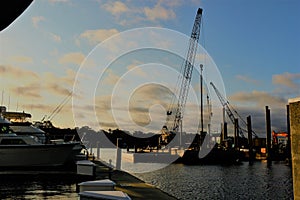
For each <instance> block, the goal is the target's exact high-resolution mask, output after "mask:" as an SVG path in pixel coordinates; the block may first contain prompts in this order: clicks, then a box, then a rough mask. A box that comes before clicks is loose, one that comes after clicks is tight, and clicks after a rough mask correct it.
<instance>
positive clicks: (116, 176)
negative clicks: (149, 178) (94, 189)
mask: <svg viewBox="0 0 300 200" xmlns="http://www.w3.org/2000/svg"><path fill="white" fill-rule="evenodd" d="M93 163H95V164H96V170H95V171H96V174H95V177H94V179H95V180H102V179H107V178H109V179H110V180H112V181H113V182H115V183H116V185H115V190H116V191H122V192H124V193H126V194H127V195H128V196H129V197H130V198H131V199H132V200H134V199H166V200H168V199H170V200H174V199H177V198H175V197H173V196H171V195H170V194H167V193H166V192H164V191H162V190H160V189H159V188H156V187H155V186H153V185H151V184H148V183H145V182H144V181H142V180H140V179H138V178H137V177H135V176H133V175H131V174H129V173H127V172H124V171H121V170H116V169H113V168H110V167H108V166H106V165H104V164H103V162H101V161H100V160H93Z"/></svg>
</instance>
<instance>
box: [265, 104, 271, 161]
mask: <svg viewBox="0 0 300 200" xmlns="http://www.w3.org/2000/svg"><path fill="white" fill-rule="evenodd" d="M266 134H267V165H268V166H269V167H270V166H271V165H272V157H271V156H272V149H271V134H272V133H271V114H270V109H269V107H268V106H266Z"/></svg>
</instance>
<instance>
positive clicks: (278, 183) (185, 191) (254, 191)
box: [135, 161, 293, 199]
mask: <svg viewBox="0 0 300 200" xmlns="http://www.w3.org/2000/svg"><path fill="white" fill-rule="evenodd" d="M135 175H136V176H137V177H139V178H140V179H142V180H144V181H145V182H147V183H150V184H153V185H155V186H157V187H158V188H160V189H162V190H163V191H165V192H167V193H169V194H172V195H173V196H175V197H177V198H179V199H293V187H292V174H291V168H290V167H289V166H286V165H285V164H284V163H274V162H273V165H272V166H271V167H270V168H269V167H267V163H266V162H260V161H259V162H255V163H254V165H252V166H249V164H248V163H247V162H244V163H243V164H242V165H238V166H205V165H203V166H185V165H181V164H175V165H170V166H168V167H166V168H163V169H160V170H157V171H154V172H148V173H143V174H140V173H139V174H135Z"/></svg>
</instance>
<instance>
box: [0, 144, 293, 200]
mask: <svg viewBox="0 0 300 200" xmlns="http://www.w3.org/2000/svg"><path fill="white" fill-rule="evenodd" d="M94 152H96V151H94ZM100 153H101V158H105V159H106V162H109V160H111V164H113V165H114V164H115V153H116V151H115V150H112V151H111V152H110V153H109V151H108V150H101V152H100ZM122 166H123V167H125V168H130V169H135V168H134V167H136V169H138V170H140V169H141V167H145V171H147V170H149V169H150V168H151V167H153V166H154V167H157V168H161V169H159V170H155V171H151V172H147V173H135V174H134V175H135V176H137V177H138V178H140V179H142V180H144V181H145V182H147V183H150V184H152V185H155V186H156V187H158V188H160V189H162V190H163V191H165V192H167V193H169V194H171V195H173V196H175V197H177V198H178V199H293V186H292V174H291V168H290V167H289V166H287V165H285V164H284V163H276V162H273V164H272V166H271V167H270V168H268V167H267V163H266V162H264V161H257V162H255V163H254V165H252V166H249V164H248V163H247V162H244V163H243V164H242V165H233V166H214V165H209V166H206V165H197V166H187V165H182V164H172V165H169V166H166V167H164V166H165V165H162V164H151V165H149V164H145V165H136V166H135V165H133V164H132V163H127V162H126V161H125V162H123V161H122ZM76 184H77V182H76V180H75V179H72V178H64V177H63V176H59V175H58V176H53V175H50V176H45V177H42V178H41V177H26V178H21V177H13V176H7V175H6V176H5V178H3V176H0V199H78V194H77V193H76Z"/></svg>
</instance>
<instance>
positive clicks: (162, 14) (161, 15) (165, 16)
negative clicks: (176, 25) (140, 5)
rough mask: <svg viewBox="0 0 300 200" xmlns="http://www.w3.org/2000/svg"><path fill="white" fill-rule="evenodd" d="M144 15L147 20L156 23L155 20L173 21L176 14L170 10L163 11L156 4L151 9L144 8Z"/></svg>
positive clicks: (163, 9) (162, 8)
mask: <svg viewBox="0 0 300 200" xmlns="http://www.w3.org/2000/svg"><path fill="white" fill-rule="evenodd" d="M144 13H145V15H146V17H147V19H148V20H150V21H156V20H160V19H161V20H169V19H174V18H175V17H176V14H175V12H174V11H173V10H171V9H169V10H168V9H165V8H164V7H162V6H161V5H159V4H156V5H155V6H154V7H153V8H149V7H145V8H144Z"/></svg>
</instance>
